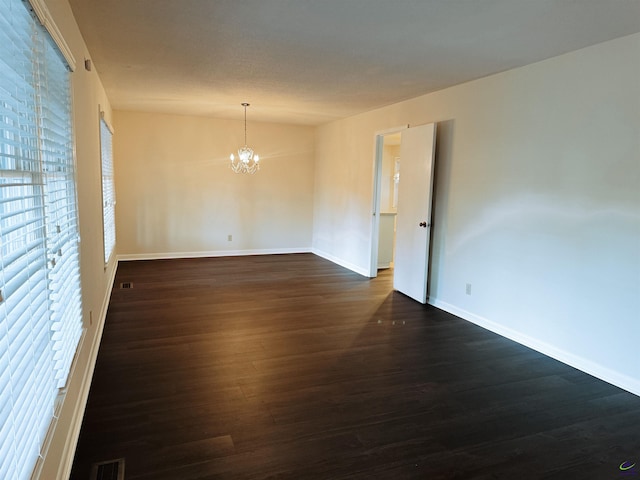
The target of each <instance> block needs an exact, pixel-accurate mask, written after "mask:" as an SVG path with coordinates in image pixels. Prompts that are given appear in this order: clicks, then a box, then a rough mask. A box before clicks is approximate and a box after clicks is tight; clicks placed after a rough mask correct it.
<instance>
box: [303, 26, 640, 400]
mask: <svg viewBox="0 0 640 480" xmlns="http://www.w3.org/2000/svg"><path fill="white" fill-rule="evenodd" d="M639 58H640V35H638V34H636V35H632V36H629V37H625V38H621V39H617V40H614V41H610V42H606V43H602V44H599V45H596V46H593V47H589V48H586V49H583V50H579V51H576V52H572V53H569V54H566V55H562V56H559V57H556V58H553V59H550V60H546V61H543V62H540V63H536V64H533V65H529V66H527V67H523V68H519V69H515V70H511V71H508V72H504V73H501V74H498V75H494V76H491V77H487V78H484V79H481V80H477V81H474V82H470V83H466V84H463V85H459V86H456V87H452V88H449V89H446V90H442V91H440V92H436V93H433V94H429V95H425V96H422V97H419V98H416V99H413V100H409V101H406V102H402V103H398V104H395V105H392V106H389V107H385V108H382V109H379V110H376V111H372V112H369V113H366V114H362V115H358V116H354V117H350V118H347V119H344V120H341V121H336V122H332V123H330V124H327V125H324V126H322V127H320V128H319V129H318V132H317V144H316V173H315V206H314V233H313V247H314V251H316V252H318V253H320V254H322V255H324V256H326V257H327V258H332V259H334V260H335V261H337V262H338V263H341V264H343V265H345V266H348V267H350V268H353V269H354V270H355V271H359V272H366V271H367V266H368V262H369V252H370V237H371V217H372V215H371V204H372V202H371V198H372V185H373V181H372V179H373V170H372V169H373V159H374V152H373V149H374V141H373V137H374V133H375V132H376V131H382V130H385V129H388V128H392V127H396V126H399V125H403V124H407V123H408V124H411V125H419V124H424V123H429V122H438V136H437V143H438V146H437V165H436V195H435V204H434V208H435V210H434V216H435V218H434V222H435V223H434V227H433V235H434V238H433V256H432V266H431V275H430V302H431V303H433V304H435V305H437V306H439V307H441V308H444V309H447V310H449V311H452V312H454V313H457V314H458V315H461V316H462V317H464V318H467V319H469V320H472V321H474V322H476V323H479V324H481V325H484V326H486V327H488V328H490V329H492V330H494V331H497V332H499V333H502V334H504V335H506V336H509V337H511V338H514V339H516V340H518V341H520V342H522V343H525V344H528V345H530V346H533V347H535V348H537V349H538V350H541V351H543V352H545V353H547V354H550V355H552V356H555V357H556V358H559V359H562V360H563V361H565V362H567V363H570V364H573V365H575V366H579V367H580V368H581V369H583V370H586V371H588V372H590V373H593V374H595V375H596V376H599V377H600V378H603V379H605V380H608V381H610V382H613V383H615V384H617V385H620V386H623V387H624V388H626V389H628V390H630V391H633V392H635V393H636V394H640V348H639V346H638V338H640V187H639V185H640V61H638V59H639ZM336 180H337V181H336ZM467 283H471V284H472V294H471V295H470V296H469V295H466V294H465V285H466V284H467Z"/></svg>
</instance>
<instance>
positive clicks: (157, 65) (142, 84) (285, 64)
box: [70, 0, 640, 125]
mask: <svg viewBox="0 0 640 480" xmlns="http://www.w3.org/2000/svg"><path fill="white" fill-rule="evenodd" d="M70 4H71V7H72V9H73V12H74V15H75V17H76V20H77V22H78V24H79V26H80V29H81V31H82V34H83V36H84V38H85V41H86V43H87V45H88V47H89V50H90V51H91V54H92V61H93V64H94V65H95V67H96V69H97V71H98V72H99V74H100V78H101V79H102V81H103V84H104V86H105V89H106V91H107V94H108V96H109V99H110V101H111V103H112V106H113V107H114V108H116V109H123V110H137V111H151V112H166V113H177V114H193V115H207V116H215V117H223V118H240V117H242V115H243V110H242V107H241V106H240V103H241V102H245V101H246V102H250V103H251V108H250V110H249V113H248V114H249V115H250V119H252V120H262V121H274V122H285V123H298V124H307V125H317V124H320V123H324V122H327V121H330V120H333V119H336V118H342V117H346V116H349V115H353V114H356V113H360V112H363V111H367V110H371V109H374V108H377V107H381V106H384V105H388V104H392V103H395V102H398V101H401V100H405V99H409V98H413V97H416V96H418V95H421V94H424V93H428V92H432V91H435V90H439V89H442V88H445V87H448V86H451V85H456V84H460V83H463V82H467V81H469V80H473V79H477V78H481V77H484V76H487V75H491V74H493V73H497V72H501V71H504V70H508V69H511V68H515V67H519V66H523V65H527V64H530V63H533V62H537V61H540V60H543V59H546V58H550V57H553V56H556V55H559V54H562V53H565V52H569V51H572V50H576V49H579V48H583V47H586V46H589V45H593V44H596V43H600V42H603V41H606V40H610V39H614V38H617V37H621V36H625V35H629V34H632V33H636V32H639V31H640V0H70ZM612 73H613V72H612Z"/></svg>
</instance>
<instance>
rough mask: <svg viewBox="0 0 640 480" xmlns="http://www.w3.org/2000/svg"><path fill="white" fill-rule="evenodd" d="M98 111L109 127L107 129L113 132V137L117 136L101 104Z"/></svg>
mask: <svg viewBox="0 0 640 480" xmlns="http://www.w3.org/2000/svg"><path fill="white" fill-rule="evenodd" d="M98 110H99V111H100V120H103V121H104V124H105V125H106V126H107V128H108V129H109V131H110V132H111V135H114V134H115V130H114V129H113V125H111V123H110V122H109V120H108V119H107V112H105V111H104V110H103V109H102V106H101V105H100V104H98Z"/></svg>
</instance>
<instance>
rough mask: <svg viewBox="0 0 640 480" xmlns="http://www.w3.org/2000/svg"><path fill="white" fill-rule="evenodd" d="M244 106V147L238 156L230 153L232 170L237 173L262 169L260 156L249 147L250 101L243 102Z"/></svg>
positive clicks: (239, 150) (240, 149) (254, 171)
mask: <svg viewBox="0 0 640 480" xmlns="http://www.w3.org/2000/svg"><path fill="white" fill-rule="evenodd" d="M241 105H242V106H243V107H244V147H242V148H239V149H238V156H237V157H236V156H235V155H234V154H233V153H232V154H231V155H229V160H231V164H230V167H231V170H233V171H234V172H235V173H251V174H254V173H256V172H257V171H258V170H260V157H259V156H258V155H254V154H253V149H252V148H250V147H247V107H248V106H249V104H248V103H242V104H241Z"/></svg>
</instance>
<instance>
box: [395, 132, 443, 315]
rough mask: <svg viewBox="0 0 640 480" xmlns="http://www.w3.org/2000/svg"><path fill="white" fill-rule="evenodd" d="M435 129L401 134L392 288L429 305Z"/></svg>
mask: <svg viewBox="0 0 640 480" xmlns="http://www.w3.org/2000/svg"><path fill="white" fill-rule="evenodd" d="M435 141H436V125H435V124H434V123H430V124H428V125H421V126H419V127H412V128H409V129H407V130H404V131H403V132H402V142H401V144H400V162H401V164H400V182H399V184H398V187H399V190H398V214H397V217H396V252H395V261H394V273H393V288H394V289H395V290H397V291H399V292H401V293H404V294H405V295H407V296H409V297H411V298H413V299H415V300H417V301H418V302H420V303H426V302H427V270H428V266H429V238H430V231H431V200H432V192H433V166H434V154H435Z"/></svg>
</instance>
